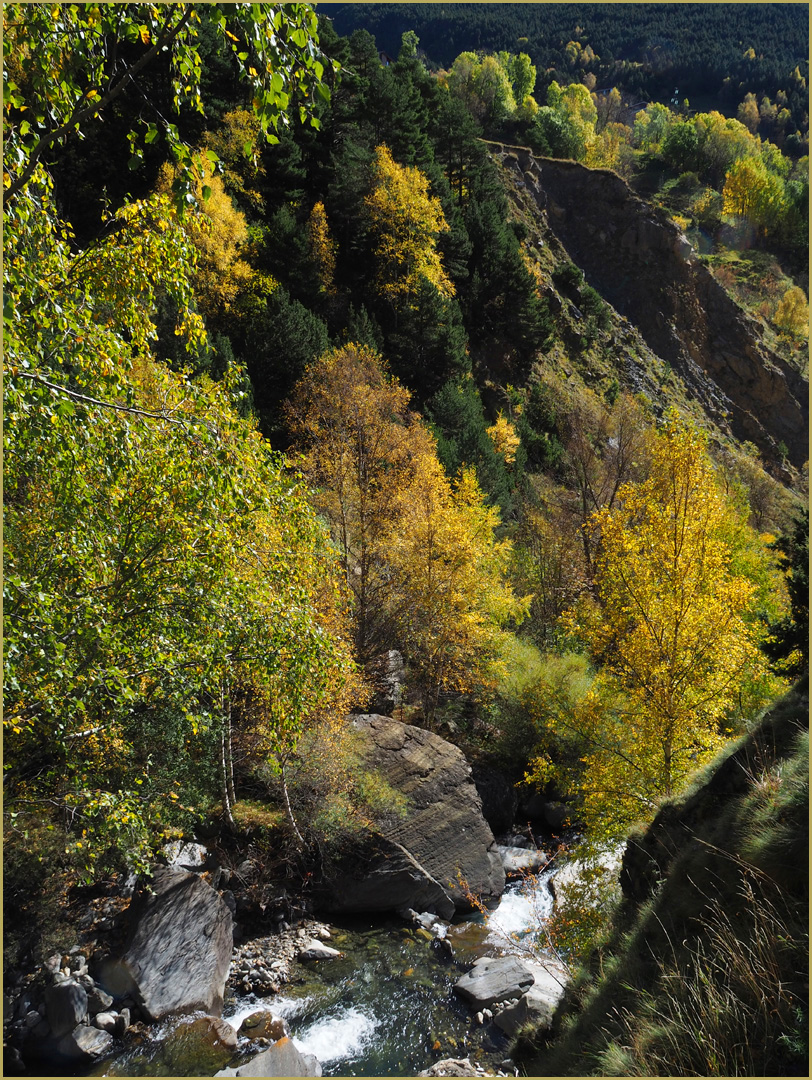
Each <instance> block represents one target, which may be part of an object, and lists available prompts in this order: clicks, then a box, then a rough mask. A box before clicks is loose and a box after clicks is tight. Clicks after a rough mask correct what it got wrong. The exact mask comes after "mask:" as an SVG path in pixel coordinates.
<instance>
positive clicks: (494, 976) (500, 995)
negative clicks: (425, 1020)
mask: <svg viewBox="0 0 812 1080" xmlns="http://www.w3.org/2000/svg"><path fill="white" fill-rule="evenodd" d="M533 981H534V979H533V973H532V971H530V969H529V967H528V965H527V963H526V962H525V961H523V960H520V959H519V958H518V957H517V956H497V957H490V956H481V957H480V958H479V960H477V961H475V963H474V966H473V967H472V968H471V970H470V971H467V972H466V973H465V974H464V975H463V976H462V978H461V979H459V980H458V981H457V982H456V983H455V984H454V989H455V991H456V992H457V993H458V994H459V995H460V996H461V997H464V998H465V1000H466V1001H468V1002H469V1003H470V1004H471V1005H473V1007H474V1008H475V1009H476V1010H481V1009H486V1008H489V1007H490V1006H491V1005H493V1004H495V1002H497V1001H507V1000H509V999H511V998H518V997H521V995H522V994H523V993H524V992H525V990H528V989H529V988H530V987H531V986H532V985H533Z"/></svg>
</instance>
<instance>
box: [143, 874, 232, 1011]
mask: <svg viewBox="0 0 812 1080" xmlns="http://www.w3.org/2000/svg"><path fill="white" fill-rule="evenodd" d="M152 887H153V895H150V896H148V897H147V898H146V900H145V902H144V904H143V907H142V909H141V911H140V915H139V916H138V922H137V925H136V929H135V935H134V937H133V940H132V943H131V944H130V947H129V948H128V950H127V952H126V954H125V955H124V959H123V967H124V968H126V970H127V971H128V973H129V974H130V976H131V977H132V981H133V984H134V989H135V992H136V995H137V998H138V1000H139V1003H140V1004H141V1007H142V1009H143V1010H144V1012H145V1013H147V1014H148V1015H149V1017H150V1018H151V1019H153V1020H160V1019H161V1018H162V1017H164V1016H168V1015H170V1014H172V1013H191V1012H195V1011H198V1010H201V1011H203V1012H206V1013H210V1014H213V1015H215V1016H219V1015H220V1013H221V1011H222V1008H223V992H224V990H225V985H226V979H227V977H228V968H229V964H230V962H231V951H232V948H233V934H232V920H231V912H230V911H229V909H228V908H227V907H226V905H225V904H224V903H223V901H222V900H221V899H220V897H219V896H218V895H217V893H216V892H215V891H214V889H212V887H211V886H210V885H209V884H207V883H206V882H205V881H204V880H203V879H202V878H200V877H199V876H198V875H197V874H192V873H188V872H186V871H181V870H172V869H169V868H160V867H159V868H158V869H156V870H155V873H154V876H153V878H152Z"/></svg>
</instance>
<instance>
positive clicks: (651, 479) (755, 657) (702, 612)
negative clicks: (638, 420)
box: [567, 412, 766, 834]
mask: <svg viewBox="0 0 812 1080" xmlns="http://www.w3.org/2000/svg"><path fill="white" fill-rule="evenodd" d="M743 514H745V511H742V510H739V509H736V508H734V507H733V506H732V505H731V504H730V503H729V502H728V501H727V500H726V498H725V497H724V495H723V494H722V492H721V490H720V488H719V486H718V485H717V482H716V478H715V475H714V470H713V467H712V465H711V462H710V459H709V458H708V455H707V452H706V447H705V440H704V437H703V436H702V435H701V434H700V433H699V432H698V431H697V430H696V429H695V428H693V427H692V426H690V425H689V424H688V423H686V422H684V421H682V420H681V419H680V418H679V417H678V416H677V415H676V413H673V412H672V413H671V414H669V415H668V417H667V419H666V424H665V427H664V428H663V429H662V431H661V432H659V433H657V434H656V435H654V436H653V437H652V447H651V468H650V472H649V475H648V478H647V479H646V480H644V481H641V482H638V483H629V484H626V485H624V486H623V487H622V488H621V489H620V491H619V492H618V498H617V501H616V503H615V505H614V507H613V508H611V509H609V508H605V509H602V510H599V511H598V512H596V513H595V514H593V516H592V518H591V520H590V523H589V525H588V528H589V529H590V530H591V531H592V532H593V533H594V534H597V535H598V537H599V555H598V558H597V561H596V579H595V594H596V602H586V603H582V604H581V605H580V606H578V607H576V609H574V610H573V611H571V612H570V613H569V615H568V619H567V621H568V623H569V626H570V629H572V630H574V631H575V632H576V633H577V634H578V635H579V636H580V637H581V638H582V639H583V640H584V641H585V642H586V643H587V644H588V646H589V648H590V651H591V653H592V656H593V658H594V660H595V662H596V663H597V664H598V665H599V673H598V676H597V679H596V681H595V684H594V685H593V687H592V689H591V690H590V692H589V693H587V694H586V695H585V696H584V697H583V699H582V700H581V702H580V703H579V705H578V707H577V709H576V710H575V711H574V714H573V717H572V724H573V728H574V730H576V731H577V732H578V735H579V737H580V738H581V739H582V740H583V741H584V744H585V745H586V746H587V747H588V750H587V752H586V754H585V756H584V763H585V766H586V769H585V773H584V774H583V777H582V778H581V780H580V782H579V786H580V789H581V794H582V796H583V804H584V805H583V809H584V815H585V818H586V820H587V822H588V823H590V824H591V825H592V826H593V828H595V829H596V830H598V831H599V832H603V833H604V834H606V833H607V832H611V831H612V830H613V829H615V830H617V831H619V832H622V831H623V829H625V828H627V827H628V825H630V824H631V823H632V822H633V821H635V820H636V819H638V818H640V817H641V816H644V814H645V813H646V812H647V811H649V810H650V809H652V808H653V807H654V806H655V805H656V802H657V800H658V799H660V798H662V797H663V796H669V795H671V794H673V793H674V792H675V791H676V790H678V789H679V787H680V786H681V785H682V784H683V782H684V781H685V778H686V777H687V776H688V774H689V773H690V772H692V771H693V770H695V769H696V768H697V767H698V766H699V765H701V764H702V763H703V762H705V761H707V760H709V759H710V758H711V757H712V756H713V755H714V754H715V753H716V752H717V750H718V749H719V748H720V747H721V746H722V745H723V743H724V742H725V740H726V738H728V737H729V736H730V735H731V734H732V732H731V730H730V727H731V719H730V718H731V717H732V716H733V715H734V713H735V707H736V703H737V699H738V696H739V694H740V693H741V691H742V687H743V686H744V685H745V684H748V683H750V684H752V683H753V682H754V681H755V680H757V679H758V678H761V679H764V678H765V677H766V674H765V673H766V669H765V665H764V662H763V660H762V657H761V654H760V652H759V650H758V648H757V644H756V634H755V631H754V629H753V625H752V621H748V615H749V614H750V613H751V609H752V607H753V604H754V600H755V597H756V586H755V584H754V583H753V582H752V581H751V580H749V579H748V578H746V577H745V576H743V575H740V574H737V573H736V571H735V570H734V566H735V565H736V551H735V550H734V549H735V545H736V543H737V538H738V537H739V536H740V535H741V534H742V530H743V529H744V528H745V525H744V521H743V520H741V519H742V515H743ZM738 562H739V565H742V560H739V561H738Z"/></svg>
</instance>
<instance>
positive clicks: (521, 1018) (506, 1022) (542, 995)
mask: <svg viewBox="0 0 812 1080" xmlns="http://www.w3.org/2000/svg"><path fill="white" fill-rule="evenodd" d="M526 965H527V967H528V968H529V969H530V972H531V974H532V975H533V980H534V981H533V985H532V986H531V987H529V988H528V989H527V990H526V991H525V992H524V994H522V996H521V997H520V998H519V1000H518V1001H517V1002H516V1004H515V1005H508V1006H507V1007H506V1008H504V1009H500V1010H499V1012H498V1013H497V1014H496V1016H495V1017H494V1023H495V1024H496V1025H497V1027H500V1028H501V1029H502V1031H504V1032H505V1033H506V1034H507V1035H509V1036H511V1038H512V1037H513V1036H515V1035H516V1034H518V1032H519V1030H520V1028H523V1027H525V1025H527V1024H531V1025H532V1026H533V1028H534V1029H535V1030H536V1031H544V1030H546V1029H547V1028H549V1027H550V1026H551V1024H552V1022H553V1015H554V1013H555V1010H556V1008H557V1007H558V1004H559V1002H560V1001H561V999H562V998H563V996H564V991H565V989H566V986H567V983H568V982H569V975H568V973H567V972H566V970H565V969H564V968H563V967H562V965H561V964H557V963H554V962H553V961H548V962H546V963H544V964H541V963H533V962H532V961H526Z"/></svg>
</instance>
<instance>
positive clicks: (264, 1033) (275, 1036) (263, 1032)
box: [237, 1009, 287, 1042]
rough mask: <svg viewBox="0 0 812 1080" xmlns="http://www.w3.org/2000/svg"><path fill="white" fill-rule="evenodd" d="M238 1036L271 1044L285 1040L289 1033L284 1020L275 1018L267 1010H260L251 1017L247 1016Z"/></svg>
mask: <svg viewBox="0 0 812 1080" xmlns="http://www.w3.org/2000/svg"><path fill="white" fill-rule="evenodd" d="M237 1034H238V1035H241V1036H243V1037H244V1038H246V1039H252V1040H254V1039H268V1040H269V1042H278V1041H279V1040H280V1039H284V1037H285V1036H286V1035H287V1032H286V1031H285V1021H284V1020H282V1019H280V1018H279V1017H275V1016H274V1015H273V1013H270V1012H268V1010H267V1009H259V1010H258V1011H257V1012H254V1013H251V1015H250V1016H246V1018H245V1019H244V1020H243V1022H242V1023H241V1024H240V1029H239V1031H238V1033H237Z"/></svg>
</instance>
